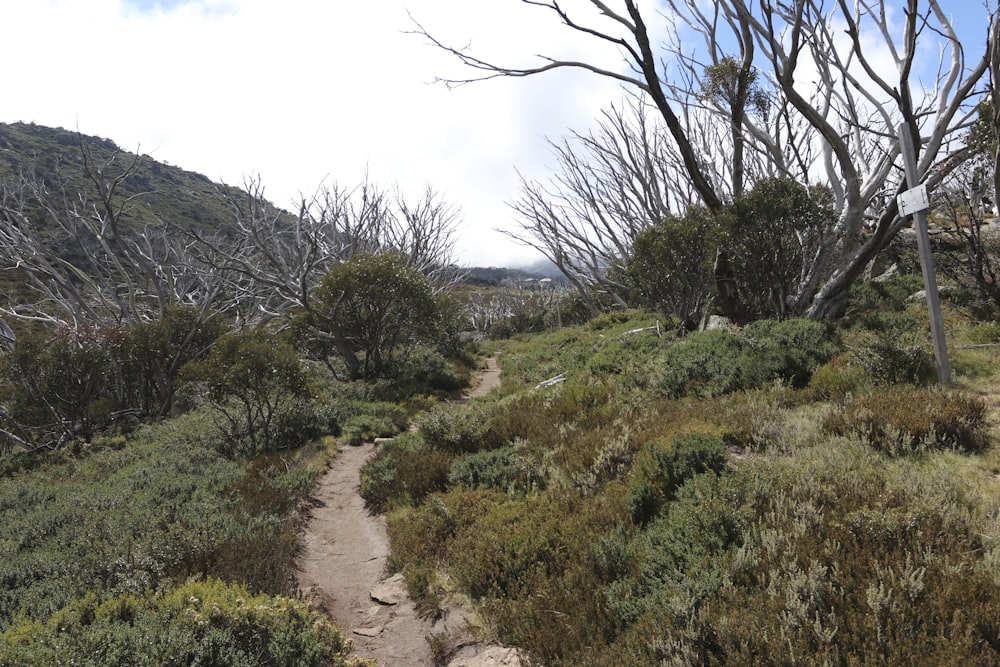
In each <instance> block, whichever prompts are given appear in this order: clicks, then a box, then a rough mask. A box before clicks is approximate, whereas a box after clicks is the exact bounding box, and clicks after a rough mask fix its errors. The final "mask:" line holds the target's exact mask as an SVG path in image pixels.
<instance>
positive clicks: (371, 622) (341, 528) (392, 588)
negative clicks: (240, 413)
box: [298, 358, 517, 667]
mask: <svg viewBox="0 0 1000 667" xmlns="http://www.w3.org/2000/svg"><path fill="white" fill-rule="evenodd" d="M499 383H500V369H499V366H498V365H497V361H496V359H495V358H491V359H488V360H487V362H486V366H485V368H484V369H483V370H482V371H481V372H480V373H478V374H477V381H476V383H475V384H474V385H473V387H472V388H470V390H469V391H468V392H467V393H466V397H467V398H471V397H475V396H482V395H485V394H486V393H487V392H489V391H490V390H491V389H492V388H494V387H496V386H498V385H499ZM375 447H376V446H375V445H374V444H373V443H365V444H364V445H361V446H358V447H352V446H348V445H342V446H340V447H339V448H338V452H337V456H336V457H335V458H334V460H333V461H332V463H331V464H330V469H329V470H328V471H327V472H326V473H324V475H323V476H322V478H321V479H320V481H319V483H318V484H317V486H316V491H315V507H314V508H313V510H312V516H311V518H310V520H309V522H308V524H307V525H306V527H305V529H304V531H303V534H302V537H301V543H302V552H301V554H300V555H299V559H298V582H299V588H300V589H301V590H302V592H303V593H304V594H305V595H306V596H308V597H311V598H312V599H314V600H316V601H317V602H318V603H319V604H321V605H322V607H323V608H324V609H325V610H326V612H327V613H328V614H329V615H330V616H331V617H332V618H333V619H334V620H335V621H337V623H339V624H340V625H341V626H342V627H343V628H344V630H345V631H346V632H347V633H348V634H349V635H351V637H352V639H353V641H354V646H355V650H356V651H357V653H358V654H359V655H361V656H362V657H367V658H375V659H376V660H377V661H378V663H379V664H380V665H383V666H385V667H428V666H430V665H433V664H434V657H433V655H432V653H431V648H430V645H429V644H428V642H427V637H429V636H431V635H438V634H440V633H447V634H448V636H450V637H454V638H456V639H459V640H460V641H459V643H465V642H464V641H461V640H462V639H463V638H464V639H470V638H471V637H470V634H469V632H468V629H467V627H466V626H467V616H466V614H465V613H464V612H463V611H462V610H458V609H451V610H449V611H448V613H447V614H446V615H445V616H444V618H442V619H441V620H438V621H436V622H431V621H430V620H424V619H421V618H418V616H417V614H416V612H415V611H414V605H413V602H412V601H411V600H410V598H409V597H408V596H407V593H406V585H405V582H403V580H402V576H400V575H397V576H395V577H390V578H388V579H387V578H385V563H386V558H387V557H388V555H389V538H388V535H387V533H386V525H385V519H384V517H382V516H378V515H372V514H370V513H369V512H368V510H367V509H366V508H365V503H364V500H363V499H362V498H361V494H360V493H359V488H358V480H359V474H360V471H361V467H362V466H363V465H364V463H365V461H367V460H368V458H369V457H370V456H371V455H372V453H373V452H374V451H375ZM497 648H498V647H486V646H481V645H478V644H474V643H471V642H469V643H468V645H466V646H465V648H464V649H463V650H462V651H460V652H459V653H457V654H456V655H455V656H453V660H452V661H451V662H450V663H449V664H450V665H453V666H454V667H459V665H472V664H477V663H476V662H474V660H475V658H476V657H477V656H478V657H482V658H487V656H486V655H485V654H488V653H492V654H497V653H498V651H497ZM496 657H498V658H500V661H493V662H492V664H510V665H515V664H517V662H515V661H510V662H508V660H507V658H508V657H510V656H509V655H503V656H501V655H497V656H496ZM489 662H490V661H489V659H488V658H487V662H480V663H478V664H489Z"/></svg>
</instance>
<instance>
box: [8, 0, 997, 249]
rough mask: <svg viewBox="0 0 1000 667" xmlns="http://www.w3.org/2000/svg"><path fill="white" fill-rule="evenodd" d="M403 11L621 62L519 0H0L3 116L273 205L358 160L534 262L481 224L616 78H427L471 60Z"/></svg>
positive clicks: (466, 231) (530, 47)
mask: <svg viewBox="0 0 1000 667" xmlns="http://www.w3.org/2000/svg"><path fill="white" fill-rule="evenodd" d="M575 2H579V0H567V6H573V3H575ZM654 2H655V0H644V3H643V4H648V5H653V4H654ZM977 3H978V0H951V2H950V3H945V4H946V5H947V4H953V5H954V6H955V9H954V11H960V9H961V8H962V7H965V6H967V5H971V4H977ZM407 10H409V12H410V13H411V14H412V15H413V17H414V18H416V19H417V20H419V21H420V22H421V23H422V24H423V25H424V27H426V28H427V29H428V30H429V31H430V32H432V33H433V34H435V35H440V37H441V38H442V40H444V41H447V42H449V43H452V44H456V45H464V44H470V45H471V46H472V48H473V50H474V52H475V53H476V54H477V55H478V54H484V55H487V54H488V55H491V56H496V58H497V59H498V60H501V61H503V62H505V63H513V64H528V63H530V62H532V61H531V60H530V59H529V58H528V56H530V55H532V54H535V53H537V52H542V51H544V52H545V53H549V54H554V53H558V54H560V55H564V56H570V57H581V58H582V57H586V58H589V59H591V60H594V59H597V60H598V61H599V62H602V63H604V64H605V65H606V66H608V67H611V68H614V67H620V66H621V58H620V56H619V55H618V54H617V53H615V52H614V51H610V52H609V51H596V52H595V51H593V50H591V49H594V48H596V47H595V43H594V42H593V40H581V39H580V37H579V35H577V34H575V33H573V32H572V31H570V30H567V29H565V28H560V26H558V24H557V23H555V22H554V21H553V18H554V17H552V16H551V13H550V12H546V11H545V10H540V9H538V8H531V7H527V6H524V5H522V4H521V3H520V2H519V1H518V0H357V1H355V2H349V1H347V0H280V1H279V0H0V21H2V25H3V27H4V36H3V39H2V40H0V62H3V63H4V65H5V66H4V74H3V89H4V90H3V94H2V95H0V122H14V121H24V122H29V121H33V122H35V123H38V124H42V125H50V126H55V127H63V128H67V129H73V130H75V129H79V130H80V131H81V132H83V133H84V134H88V135H96V136H99V137H104V138H108V139H112V140H113V141H115V142H116V143H117V144H118V145H119V146H121V147H122V148H124V149H127V150H133V151H134V150H136V149H138V150H139V152H141V153H147V154H150V155H152V156H153V157H154V158H155V159H157V160H161V161H165V162H169V163H170V164H173V165H177V166H180V167H182V168H184V169H188V170H191V171H196V172H200V173H202V174H205V175H206V176H208V177H209V178H211V179H213V180H216V181H225V182H226V183H229V184H232V185H239V184H240V183H242V181H243V180H244V177H246V176H252V175H259V177H260V178H261V180H262V181H263V183H264V185H265V188H266V194H267V196H268V198H269V199H271V200H272V201H273V202H275V203H276V204H278V205H282V206H291V205H292V203H293V201H294V200H296V199H297V198H298V196H299V193H305V194H309V193H311V192H313V191H314V190H315V189H316V188H317V187H318V186H319V185H320V184H321V183H323V182H336V183H338V184H340V185H342V186H345V187H346V186H350V185H354V184H357V183H359V182H360V181H361V180H362V179H363V178H364V175H365V172H366V170H367V172H368V174H369V176H370V178H371V180H373V181H375V182H376V183H379V184H381V185H384V186H393V185H396V184H398V185H399V186H400V187H401V188H402V189H403V190H404V192H407V193H412V195H413V196H417V195H419V194H420V193H421V192H422V191H423V190H424V188H425V187H426V186H427V185H430V186H431V187H433V188H434V189H436V190H438V191H439V192H441V193H442V195H443V196H444V198H445V199H446V200H447V201H449V202H450V203H453V204H455V205H457V206H459V207H460V208H461V210H462V212H463V216H462V218H463V220H464V223H463V226H462V228H461V229H460V232H459V239H458V247H457V249H458V253H459V259H460V260H461V261H462V262H463V263H465V264H468V265H492V266H501V265H515V264H517V263H522V262H524V261H528V260H533V259H535V258H536V256H535V255H534V254H533V253H532V252H531V251H529V250H527V249H525V248H523V247H521V246H518V245H516V244H514V243H513V242H512V241H510V240H508V239H507V238H506V237H505V236H503V235H500V234H498V233H496V232H494V231H493V229H494V228H496V227H510V213H509V209H508V208H507V206H506V202H508V201H511V200H513V199H514V198H516V196H517V194H518V176H517V170H520V171H521V173H522V174H524V175H525V176H527V177H529V178H542V177H544V175H545V174H546V173H547V172H548V167H550V166H551V165H552V162H553V160H552V157H551V153H550V151H549V149H548V147H547V145H546V143H545V137H549V138H552V139H558V138H559V137H560V136H562V135H564V134H566V132H567V131H568V130H570V129H573V130H585V129H587V128H588V127H589V126H591V124H592V123H593V119H594V118H595V117H596V116H597V115H598V114H599V112H600V110H601V109H602V108H605V107H606V106H607V105H608V104H609V103H610V102H613V101H618V100H619V99H620V98H621V93H620V91H619V90H618V88H617V87H616V86H615V85H614V84H612V83H610V82H607V81H603V80H601V79H599V78H596V77H594V76H590V75H587V74H585V73H581V72H578V73H573V72H560V73H554V74H549V75H545V76H542V77H536V78H532V79H519V80H493V81H488V82H481V83H476V84H472V85H468V86H463V87H460V88H458V89H455V90H449V89H448V88H446V87H445V86H443V85H441V84H433V83H432V81H433V80H434V78H435V77H439V76H441V77H449V76H450V77H461V76H463V75H466V76H467V75H468V74H469V72H468V71H467V70H463V69H462V67H461V66H460V65H459V64H458V63H457V61H456V60H455V59H454V58H451V57H449V56H447V54H445V53H443V52H441V51H439V50H437V49H435V48H433V47H431V46H429V45H428V44H427V41H426V39H424V38H422V37H420V36H417V35H413V34H406V31H407V30H411V29H412V28H413V24H412V22H411V20H410V18H409V17H408V15H407ZM976 14H977V15H979V16H982V15H983V12H982V10H981V9H980V10H979V11H978V12H976ZM540 19H541V20H540ZM584 49H586V50H584Z"/></svg>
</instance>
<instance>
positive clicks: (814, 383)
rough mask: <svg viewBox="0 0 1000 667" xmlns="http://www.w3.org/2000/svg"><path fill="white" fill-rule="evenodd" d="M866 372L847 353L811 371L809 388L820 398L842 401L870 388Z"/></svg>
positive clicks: (870, 379)
mask: <svg viewBox="0 0 1000 667" xmlns="http://www.w3.org/2000/svg"><path fill="white" fill-rule="evenodd" d="M871 385H872V378H871V376H870V375H869V374H868V372H867V371H866V370H865V369H864V368H862V367H861V366H860V365H858V364H856V363H852V362H851V361H850V360H849V357H848V355H845V356H841V357H836V358H834V359H833V360H831V361H830V362H829V363H826V364H823V365H822V366H820V367H818V368H817V369H816V370H815V371H813V374H812V377H811V378H810V379H809V390H810V391H811V392H813V395H814V396H815V397H816V398H817V399H820V400H831V401H842V400H844V399H847V398H849V397H851V396H854V395H856V394H862V393H867V392H868V391H869V390H870V389H871Z"/></svg>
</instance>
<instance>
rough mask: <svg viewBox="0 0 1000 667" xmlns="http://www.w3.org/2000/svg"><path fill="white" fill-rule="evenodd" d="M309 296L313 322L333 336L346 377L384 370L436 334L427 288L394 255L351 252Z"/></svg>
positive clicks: (370, 375)
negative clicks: (348, 259)
mask: <svg viewBox="0 0 1000 667" xmlns="http://www.w3.org/2000/svg"><path fill="white" fill-rule="evenodd" d="M313 300H314V306H313V312H314V315H315V325H316V326H317V327H318V328H320V329H323V330H326V331H329V332H330V333H331V334H333V335H334V337H335V339H336V342H337V348H338V351H339V352H340V354H341V356H343V358H344V359H345V362H346V365H347V368H348V372H349V374H350V376H351V378H352V379H357V378H360V377H365V378H373V377H380V376H384V375H386V374H388V373H390V372H391V371H392V370H393V369H394V364H395V363H396V362H398V361H399V360H400V359H402V358H405V356H406V354H407V353H408V352H409V351H410V349H412V347H413V346H414V345H415V344H416V343H419V342H424V341H429V340H433V339H434V337H435V335H436V331H435V330H436V323H437V320H438V312H437V305H436V302H435V300H434V291H433V288H432V287H431V284H430V282H429V281H428V280H427V278H425V277H424V276H423V274H421V273H420V271H418V270H417V269H415V268H412V267H410V266H408V265H407V263H406V260H405V258H403V257H401V256H399V255H395V254H389V253H385V254H380V255H356V256H355V257H353V258H351V260H350V261H347V262H345V263H343V264H338V265H337V266H334V267H333V268H331V269H330V270H329V271H328V272H327V274H326V275H325V276H324V277H323V279H322V281H320V284H319V287H317V288H316V290H315V292H314V294H313Z"/></svg>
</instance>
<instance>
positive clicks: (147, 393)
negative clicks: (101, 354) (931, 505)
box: [113, 306, 226, 417]
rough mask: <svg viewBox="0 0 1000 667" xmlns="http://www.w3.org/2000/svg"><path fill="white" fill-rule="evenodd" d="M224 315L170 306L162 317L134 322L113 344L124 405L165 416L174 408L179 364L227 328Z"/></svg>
mask: <svg viewBox="0 0 1000 667" xmlns="http://www.w3.org/2000/svg"><path fill="white" fill-rule="evenodd" d="M225 328H226V323H225V320H224V319H223V318H222V317H220V316H218V315H214V314H213V313H211V312H210V311H209V312H205V311H204V309H202V308H196V307H194V306H175V307H171V308H168V309H167V311H166V312H165V313H164V314H163V316H162V317H160V318H159V319H156V320H153V321H151V322H140V323H137V324H134V325H132V326H130V327H128V328H127V329H125V331H124V335H123V337H122V339H121V341H120V343H119V344H118V345H116V346H114V347H113V354H114V359H115V364H116V366H117V368H118V371H119V374H120V377H121V381H122V391H123V393H124V397H123V398H124V404H125V405H128V406H129V407H133V408H138V409H139V410H141V411H142V412H143V413H144V414H149V415H156V416H160V417H165V416H167V415H168V414H169V413H170V410H171V408H172V407H173V399H174V389H175V384H176V380H177V373H178V371H179V370H180V368H181V367H182V366H183V365H184V364H185V363H187V362H188V361H191V360H193V359H197V358H199V357H201V356H203V355H204V354H205V351H206V350H208V349H209V347H210V346H211V344H212V342H213V341H215V339H217V338H218V337H219V336H221V335H222V334H223V333H224V332H225Z"/></svg>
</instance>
